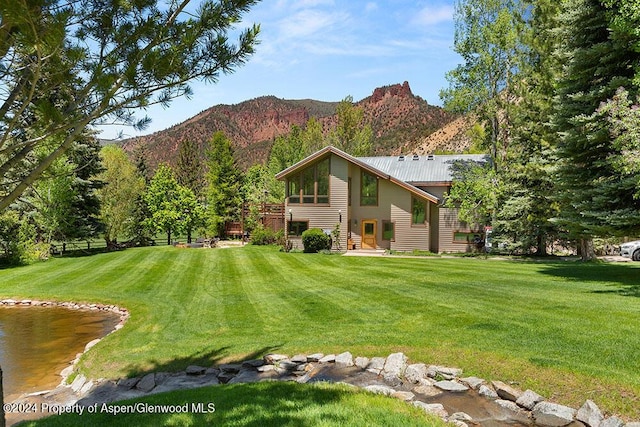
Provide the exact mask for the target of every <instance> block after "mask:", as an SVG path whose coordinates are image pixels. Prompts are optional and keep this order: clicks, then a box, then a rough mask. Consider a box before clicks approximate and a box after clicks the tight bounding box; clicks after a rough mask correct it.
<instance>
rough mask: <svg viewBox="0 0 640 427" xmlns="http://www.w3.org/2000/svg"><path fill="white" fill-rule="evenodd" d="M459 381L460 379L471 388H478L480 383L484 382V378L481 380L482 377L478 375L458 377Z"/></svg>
mask: <svg viewBox="0 0 640 427" xmlns="http://www.w3.org/2000/svg"><path fill="white" fill-rule="evenodd" d="M460 381H462V382H463V383H464V384H466V385H468V386H469V388H472V389H474V390H478V389H479V388H480V386H481V385H482V384H485V383H486V381H485V380H483V379H482V378H478V377H465V378H460Z"/></svg>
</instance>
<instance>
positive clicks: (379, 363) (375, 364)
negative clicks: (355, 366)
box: [367, 357, 387, 375]
mask: <svg viewBox="0 0 640 427" xmlns="http://www.w3.org/2000/svg"><path fill="white" fill-rule="evenodd" d="M386 361H387V359H385V358H384V357H372V358H371V360H369V364H368V365H367V371H369V372H373V373H374V374H376V375H379V374H380V372H382V369H383V368H384V364H385V362H386Z"/></svg>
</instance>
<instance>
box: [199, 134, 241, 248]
mask: <svg viewBox="0 0 640 427" xmlns="http://www.w3.org/2000/svg"><path fill="white" fill-rule="evenodd" d="M206 156H207V167H208V170H207V174H206V178H207V179H206V180H207V185H208V187H207V222H208V225H207V229H208V231H209V232H210V233H213V234H215V235H216V236H222V235H224V227H225V224H226V223H227V222H228V221H238V220H239V219H240V216H241V210H242V202H243V196H242V191H241V189H242V174H241V173H240V170H239V169H238V167H237V165H236V163H235V160H234V158H233V149H232V148H231V141H230V140H229V139H228V138H227V137H226V136H225V134H224V133H223V132H216V133H215V134H214V135H213V137H212V138H211V141H210V143H209V148H208V150H207V152H206Z"/></svg>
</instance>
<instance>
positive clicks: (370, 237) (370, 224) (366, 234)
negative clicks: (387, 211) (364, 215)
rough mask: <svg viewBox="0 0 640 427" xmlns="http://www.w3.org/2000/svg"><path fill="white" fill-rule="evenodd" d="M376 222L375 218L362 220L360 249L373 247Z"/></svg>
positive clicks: (376, 230)
mask: <svg viewBox="0 0 640 427" xmlns="http://www.w3.org/2000/svg"><path fill="white" fill-rule="evenodd" d="M377 232H378V222H377V221H376V220H375V219H366V220H363V221H362V249H375V248H376V247H377V246H376V234H377Z"/></svg>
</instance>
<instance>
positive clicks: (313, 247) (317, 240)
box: [302, 228, 331, 253]
mask: <svg viewBox="0 0 640 427" xmlns="http://www.w3.org/2000/svg"><path fill="white" fill-rule="evenodd" d="M302 245H303V246H304V251H305V252H306V253H316V252H319V251H321V250H330V249H331V237H329V236H327V235H326V234H325V233H324V231H322V230H320V229H319V228H310V229H308V230H306V231H304V232H303V233H302Z"/></svg>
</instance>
